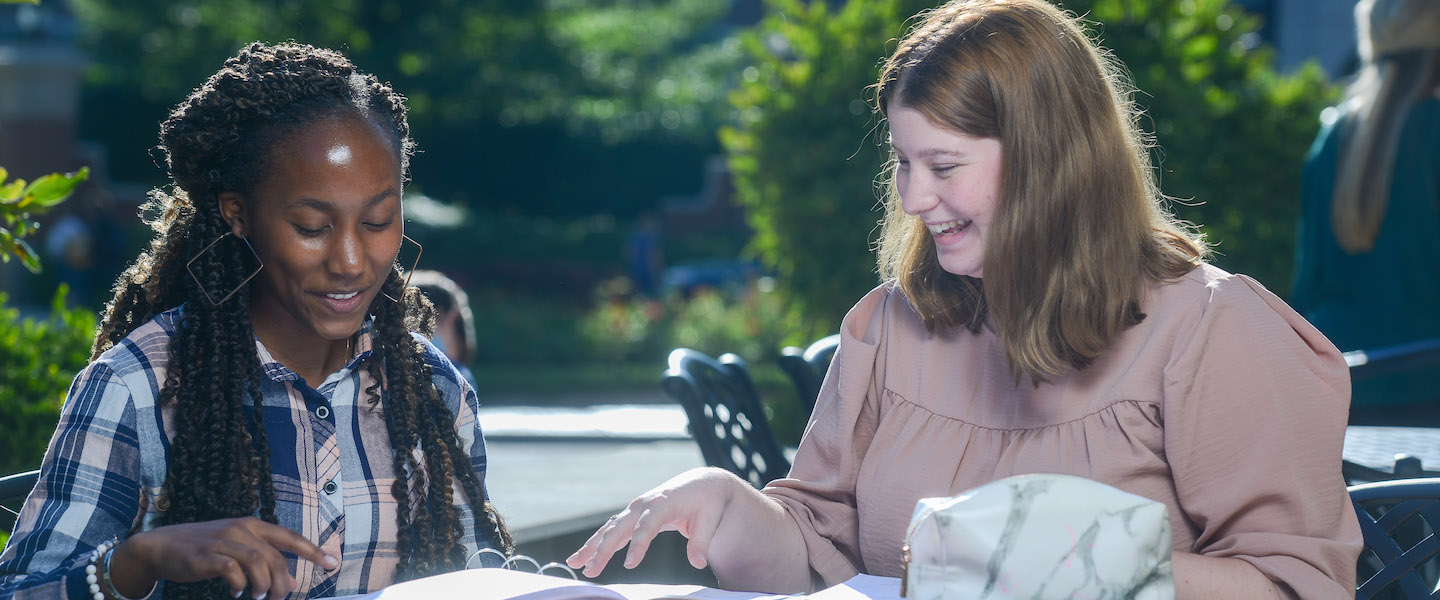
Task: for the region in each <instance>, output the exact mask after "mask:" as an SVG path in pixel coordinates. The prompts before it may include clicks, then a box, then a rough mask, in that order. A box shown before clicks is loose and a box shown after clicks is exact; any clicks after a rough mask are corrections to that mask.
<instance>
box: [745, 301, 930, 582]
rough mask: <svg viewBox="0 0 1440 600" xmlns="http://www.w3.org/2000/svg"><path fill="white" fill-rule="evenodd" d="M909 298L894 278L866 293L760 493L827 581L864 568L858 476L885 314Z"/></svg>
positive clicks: (872, 411) (871, 421) (869, 434)
mask: <svg viewBox="0 0 1440 600" xmlns="http://www.w3.org/2000/svg"><path fill="white" fill-rule="evenodd" d="M897 302H898V303H899V304H901V305H903V306H904V307H905V308H906V309H908V305H909V303H908V302H907V301H906V300H905V299H904V297H903V295H902V294H901V293H900V292H899V291H898V289H897V288H895V287H894V286H893V285H892V284H888V283H887V284H882V285H881V286H879V287H877V288H875V289H874V290H872V291H871V292H870V293H869V294H866V295H865V297H864V298H862V299H861V300H860V302H858V303H857V304H856V305H855V306H854V308H852V309H850V312H849V314H847V315H846V316H845V320H844V321H843V322H842V324H841V327H840V346H839V348H838V349H837V350H836V352H835V358H834V359H833V360H832V361H831V363H830V369H829V371H828V372H827V373H826V375H825V381H824V383H823V384H822V385H821V386H820V394H819V396H818V397H817V399H816V402H815V411H814V413H813V414H812V415H811V417H810V423H809V425H808V426H807V427H806V429H805V436H804V437H803V438H802V439H801V441H800V449H799V450H798V451H797V453H796V455H795V461H794V466H793V467H791V469H790V474H789V477H787V478H785V479H779V480H776V481H773V482H771V483H770V485H769V486H767V487H766V488H765V490H764V493H765V494H766V495H768V496H770V497H772V498H775V499H776V500H778V501H780V503H781V504H782V505H784V507H785V511H786V512H787V513H788V514H789V515H790V517H791V518H793V519H794V520H795V523H796V525H798V526H799V528H800V531H801V534H802V535H803V537H804V538H805V547H806V550H807V552H808V554H809V562H810V567H811V569H812V570H813V571H814V574H815V575H817V576H818V577H819V578H820V579H821V580H823V581H824V583H825V585H827V586H828V585H834V584H836V583H839V582H842V581H845V580H846V579H849V578H851V577H853V576H855V575H856V574H857V573H859V572H860V571H861V569H862V566H863V565H862V563H861V560H860V541H859V519H858V515H857V512H856V508H855V481H856V478H857V476H858V474H859V471H860V463H861V461H862V460H863V459H864V457H865V453H866V451H868V449H869V447H870V442H871V440H872V439H873V438H874V436H875V430H876V427H877V426H878V424H879V409H878V402H877V401H878V397H879V391H880V390H881V389H882V388H883V384H884V382H883V381H881V380H880V377H879V374H880V373H883V372H884V370H883V365H881V364H880V363H881V362H883V356H884V352H883V351H882V348H883V345H884V338H885V332H886V321H887V319H888V318H889V317H888V316H887V315H889V313H891V312H893V311H894V310H895V309H896V306H895V304H896V303H897Z"/></svg>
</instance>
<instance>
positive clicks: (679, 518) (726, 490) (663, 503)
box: [565, 467, 810, 593]
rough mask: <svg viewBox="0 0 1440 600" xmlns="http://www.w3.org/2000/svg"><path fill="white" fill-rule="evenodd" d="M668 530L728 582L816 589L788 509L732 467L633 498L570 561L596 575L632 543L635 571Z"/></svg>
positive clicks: (696, 472)
mask: <svg viewBox="0 0 1440 600" xmlns="http://www.w3.org/2000/svg"><path fill="white" fill-rule="evenodd" d="M662 531H678V532H680V535H683V536H685V537H686V538H688V539H689V540H690V541H689V542H688V543H687V544H686V546H685V556H686V558H688V559H689V560H690V564H691V566H694V567H695V568H697V569H703V568H705V567H706V566H707V565H708V566H709V567H711V569H713V570H714V572H715V576H716V577H717V578H719V580H720V585H721V586H722V587H737V588H745V589H748V590H754V591H768V592H775V593H791V592H797V591H805V590H807V589H809V587H810V568H809V563H808V561H807V554H806V550H805V540H804V538H802V537H801V535H800V531H799V528H798V527H797V526H796V525H795V522H794V521H793V520H791V518H790V517H789V516H788V515H786V514H785V509H784V508H783V507H781V506H780V503H779V502H778V501H776V500H774V499H772V498H770V497H768V496H766V495H764V494H761V493H760V491H759V490H756V489H755V488H753V487H750V484H749V483H746V482H745V481H744V480H742V479H740V478H739V477H736V476H735V475H733V474H731V473H730V472H729V471H725V470H723V469H716V468H713V467H706V468H699V469H691V470H689V471H686V472H684V473H681V474H680V475H677V476H675V477H674V478H673V479H671V480H670V481H667V482H665V483H663V484H661V485H660V486H659V487H657V488H655V489H653V490H650V491H648V492H646V493H645V494H643V495H641V496H640V497H639V498H636V499H635V500H633V501H631V502H630V505H629V506H627V507H626V508H625V510H623V511H620V514H617V515H615V516H613V517H611V518H610V520H609V521H607V522H606V523H605V524H604V525H602V526H601V527H600V529H598V530H596V531H595V534H594V535H592V536H590V539H589V540H587V541H586V542H585V545H584V546H581V547H580V549H579V550H576V551H575V554H572V555H570V558H567V559H565V562H566V563H567V564H569V565H570V566H571V567H572V568H576V569H579V568H581V567H584V573H585V576H586V577H594V576H596V575H599V574H600V572H601V571H602V570H604V569H605V565H606V563H608V562H610V558H611V557H612V556H614V554H615V553H616V552H618V551H619V550H620V548H621V547H622V546H625V545H626V544H629V546H630V551H629V552H627V553H626V554H625V567H626V568H634V567H635V565H638V564H640V560H641V559H643V558H645V552H646V551H647V550H649V549H650V542H651V541H653V540H654V539H655V536H656V535H658V534H659V533H660V532H662Z"/></svg>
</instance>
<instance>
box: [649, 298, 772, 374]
mask: <svg viewBox="0 0 1440 600" xmlns="http://www.w3.org/2000/svg"><path fill="white" fill-rule="evenodd" d="M671 306H672V310H674V311H675V316H674V322H673V323H671V324H670V335H669V342H670V343H669V345H670V346H671V347H676V348H678V347H684V348H691V349H694V350H699V351H701V352H704V353H706V354H709V355H711V356H719V355H721V354H724V353H726V352H733V353H735V354H738V355H740V357H741V358H744V359H745V360H746V361H748V362H750V363H752V364H753V363H759V362H766V363H773V362H775V358H776V357H777V356H779V355H780V347H781V345H782V342H783V341H784V338H785V334H786V333H787V326H786V324H785V308H784V305H783V304H782V303H781V302H780V297H779V295H778V294H776V293H775V292H773V291H765V290H762V289H761V288H760V287H758V286H755V285H751V286H749V287H747V288H746V290H745V292H744V293H743V294H742V295H740V296H739V297H731V296H728V295H726V294H722V293H720V292H718V291H716V290H709V289H706V290H701V291H699V292H697V293H695V295H694V296H693V297H691V298H690V299H689V300H686V301H674V302H672V303H671Z"/></svg>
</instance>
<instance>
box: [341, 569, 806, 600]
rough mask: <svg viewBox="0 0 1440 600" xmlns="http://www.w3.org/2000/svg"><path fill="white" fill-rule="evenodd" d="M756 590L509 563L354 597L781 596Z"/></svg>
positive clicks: (728, 599) (636, 599)
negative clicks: (601, 581) (543, 570)
mask: <svg viewBox="0 0 1440 600" xmlns="http://www.w3.org/2000/svg"><path fill="white" fill-rule="evenodd" d="M791 597H792V596H776V595H771V594H757V593H752V592H727V591H724V590H717V589H714V588H708V587H705V586H700V585H661V584H611V585H598V584H594V583H590V582H588V581H575V580H571V579H568V578H564V577H555V576H551V575H539V574H536V573H527V572H524V571H512V570H509V569H468V570H463V571H455V572H453V573H445V574H442V575H436V576H433V577H426V578H424V579H416V580H414V581H407V582H405V583H397V584H395V585H392V586H389V587H387V588H385V589H383V590H380V591H378V592H375V593H373V594H369V595H365V596H350V597H348V598H352V599H354V600H471V599H476V600H499V599H502V598H504V599H508V600H664V599H679V598H692V599H698V600H779V599H782V598H791Z"/></svg>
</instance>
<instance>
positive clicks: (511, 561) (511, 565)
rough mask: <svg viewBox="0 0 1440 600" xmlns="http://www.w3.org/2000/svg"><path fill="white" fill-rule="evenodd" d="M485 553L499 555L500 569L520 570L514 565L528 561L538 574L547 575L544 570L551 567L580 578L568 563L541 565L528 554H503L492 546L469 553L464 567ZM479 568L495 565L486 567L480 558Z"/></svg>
mask: <svg viewBox="0 0 1440 600" xmlns="http://www.w3.org/2000/svg"><path fill="white" fill-rule="evenodd" d="M485 554H494V555H495V556H497V557H499V558H500V559H501V560H502V561H503V562H501V563H500V566H499V567H498V568H501V569H509V570H511V571H519V570H521V569H517V568H516V565H519V564H520V563H530V565H531V566H533V567H535V570H534V571H530V572H532V573H539V574H541V575H549V573H547V572H546V571H550V570H553V569H559V570H561V571H564V572H565V574H567V575H569V576H570V578H571V579H574V580H577V581H578V580H579V579H580V576H579V575H576V574H575V570H574V569H571V568H570V567H569V566H568V565H565V564H563V563H558V562H550V563H545V564H544V565H541V564H540V561H538V560H535V559H534V558H531V557H529V556H525V555H524V554H516V555H515V556H505V553H504V552H501V551H499V550H496V549H494V548H481V549H479V550H476V551H475V553H474V554H471V555H470V558H468V559H466V560H465V568H466V569H469V568H471V567H470V563H471V562H474V560H475V559H476V558H479V557H481V556H484V555H485ZM479 568H482V569H485V568H496V567H486V566H485V563H484V561H483V560H482V561H481V562H480V567H479Z"/></svg>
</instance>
